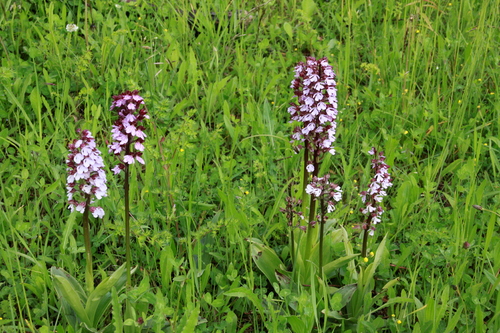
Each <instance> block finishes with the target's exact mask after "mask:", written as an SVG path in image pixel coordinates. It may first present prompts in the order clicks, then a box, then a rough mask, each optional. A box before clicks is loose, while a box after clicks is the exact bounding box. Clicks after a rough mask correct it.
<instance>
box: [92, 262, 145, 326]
mask: <svg viewBox="0 0 500 333" xmlns="http://www.w3.org/2000/svg"><path fill="white" fill-rule="evenodd" d="M134 271H135V269H133V270H132V273H133V272H134ZM126 281H127V270H126V263H125V264H123V265H122V266H120V267H119V268H118V269H117V270H116V271H115V272H113V274H111V275H110V276H109V277H108V278H106V279H104V280H103V281H102V282H101V283H99V285H98V286H97V287H96V288H95V289H94V291H92V293H91V294H90V295H89V297H88V300H87V304H86V306H85V308H86V311H87V313H88V316H89V318H90V320H91V321H92V323H93V324H94V327H97V326H98V324H99V321H100V319H101V317H102V315H103V314H104V313H105V312H106V310H107V308H108V307H109V304H110V302H111V289H112V288H113V287H114V288H116V290H117V291H119V290H120V289H121V288H122V287H123V286H124V285H125V282H126Z"/></svg>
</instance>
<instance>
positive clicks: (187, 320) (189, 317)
mask: <svg viewBox="0 0 500 333" xmlns="http://www.w3.org/2000/svg"><path fill="white" fill-rule="evenodd" d="M199 313H200V308H198V307H197V308H195V309H194V310H191V311H189V310H188V311H186V313H184V316H183V318H182V319H181V321H180V322H179V324H180V325H179V327H178V328H177V330H176V331H177V332H181V333H191V332H194V331H195V329H194V328H195V327H196V325H197V324H198V314H199Z"/></svg>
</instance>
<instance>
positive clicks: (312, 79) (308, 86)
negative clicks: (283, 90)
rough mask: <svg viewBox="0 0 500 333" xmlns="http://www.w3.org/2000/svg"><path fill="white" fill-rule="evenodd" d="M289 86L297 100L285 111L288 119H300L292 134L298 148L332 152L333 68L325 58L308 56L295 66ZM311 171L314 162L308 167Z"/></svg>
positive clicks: (293, 120) (334, 107)
mask: <svg viewBox="0 0 500 333" xmlns="http://www.w3.org/2000/svg"><path fill="white" fill-rule="evenodd" d="M290 88H292V89H293V90H294V93H295V96H296V97H297V103H291V104H290V107H289V108H288V113H290V116H291V122H299V123H301V125H300V126H297V127H296V128H295V129H294V131H293V134H292V136H291V139H292V140H291V142H292V143H295V142H298V143H299V144H298V145H297V146H296V148H297V150H301V149H303V148H305V149H307V150H308V151H310V152H314V151H321V152H323V153H325V152H329V153H330V154H332V155H334V154H335V149H334V147H333V143H334V142H335V140H336V137H335V134H336V128H337V123H336V119H337V114H338V111H337V104H338V103H337V83H336V81H335V72H334V71H333V69H332V66H330V65H329V64H328V60H327V58H321V59H318V60H316V59H315V58H313V57H307V59H306V63H303V62H299V63H298V64H297V66H296V67H295V78H294V79H293V81H292V83H291V86H290ZM307 171H308V172H312V171H314V166H313V165H311V167H309V168H308V170H307Z"/></svg>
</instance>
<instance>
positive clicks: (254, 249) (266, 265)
mask: <svg viewBox="0 0 500 333" xmlns="http://www.w3.org/2000/svg"><path fill="white" fill-rule="evenodd" d="M248 241H249V242H250V254H251V255H252V259H253V261H254V262H255V264H256V265H257V267H259V269H260V270H261V272H262V273H264V275H265V276H266V277H267V279H268V280H269V282H271V284H274V283H279V281H278V279H277V278H276V274H275V272H276V271H281V270H283V268H284V265H283V262H282V261H281V259H280V258H279V257H278V255H277V254H276V252H274V250H273V249H271V248H270V247H268V246H266V245H264V244H263V243H262V242H261V241H260V240H258V239H256V238H250V239H248Z"/></svg>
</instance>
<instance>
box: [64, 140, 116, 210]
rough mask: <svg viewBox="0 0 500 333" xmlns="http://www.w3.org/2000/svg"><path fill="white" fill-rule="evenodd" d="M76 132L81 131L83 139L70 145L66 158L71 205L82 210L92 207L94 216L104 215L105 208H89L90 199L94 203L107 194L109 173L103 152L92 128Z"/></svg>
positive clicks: (67, 185) (72, 208) (70, 206)
mask: <svg viewBox="0 0 500 333" xmlns="http://www.w3.org/2000/svg"><path fill="white" fill-rule="evenodd" d="M76 132H77V133H78V134H80V138H79V139H75V140H74V141H73V142H72V143H70V144H69V145H68V149H69V154H68V159H67V160H66V165H67V166H68V168H67V171H68V177H67V181H66V190H67V193H68V202H69V206H68V208H69V209H71V211H75V210H76V211H77V212H80V213H83V212H85V209H89V210H90V212H91V213H92V215H93V216H94V217H96V218H102V217H103V216H104V210H103V209H102V208H101V207H94V206H89V207H87V202H90V204H91V205H92V204H93V203H94V202H95V200H99V199H101V198H102V197H105V196H107V189H108V188H107V186H106V172H105V171H104V163H103V161H102V157H101V152H100V151H99V150H98V149H97V148H96V144H95V140H94V137H93V136H92V134H91V133H90V131H87V130H83V131H82V130H77V131H76Z"/></svg>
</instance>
